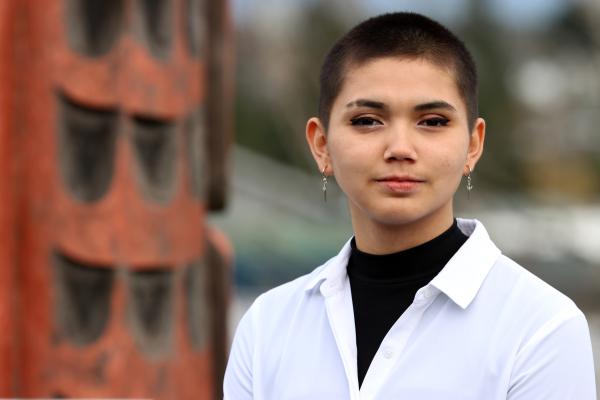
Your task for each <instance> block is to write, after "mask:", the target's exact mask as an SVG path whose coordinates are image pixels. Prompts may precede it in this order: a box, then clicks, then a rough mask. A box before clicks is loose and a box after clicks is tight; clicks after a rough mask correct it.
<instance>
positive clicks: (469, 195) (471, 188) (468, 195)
mask: <svg viewBox="0 0 600 400" xmlns="http://www.w3.org/2000/svg"><path fill="white" fill-rule="evenodd" d="M467 169H468V170H469V173H468V175H467V198H468V199H470V198H471V190H473V181H472V180H471V172H473V171H471V167H469V166H468V165H467Z"/></svg>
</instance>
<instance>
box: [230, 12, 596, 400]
mask: <svg viewBox="0 0 600 400" xmlns="http://www.w3.org/2000/svg"><path fill="white" fill-rule="evenodd" d="M320 85H321V87H320V89H321V92H320V102H319V117H318V118H311V119H310V120H309V121H308V123H307V126H306V137H307V140H308V144H309V146H310V149H311V151H312V154H313V156H314V158H315V160H316V163H317V166H318V168H319V171H321V172H322V174H323V179H324V182H325V184H326V181H327V177H329V176H332V175H333V176H335V179H336V181H337V182H338V184H339V186H340V187H341V189H342V190H343V191H344V193H345V194H346V196H347V198H348V204H349V208H350V215H351V219H352V226H353V230H354V237H353V238H351V239H350V240H349V241H348V242H347V243H346V244H345V245H344V247H343V248H342V249H341V251H340V253H339V254H338V255H337V256H335V257H333V258H332V259H330V260H329V261H327V262H326V263H325V264H323V265H322V266H320V267H319V268H317V269H316V270H314V271H313V272H312V273H310V274H308V275H306V276H303V277H300V278H298V279H296V280H294V281H292V282H289V283H287V284H285V285H282V286H280V287H277V288H275V289H272V290H270V291H269V292H267V293H265V294H263V295H261V296H260V297H259V298H258V299H257V300H256V301H255V302H254V304H253V305H252V306H251V308H250V310H249V311H248V312H247V313H246V314H245V315H244V317H243V318H242V320H241V322H240V323H239V326H238V329H237V332H236V335H235V338H234V342H233V346H232V350H231V355H230V358H229V363H228V366H227V371H226V376H225V381H224V393H225V398H226V399H231V400H243V399H277V400H279V399H311V400H316V399H327V400H331V399H336V400H337V399H352V400H358V399H386V400H387V399H419V400H429V399H432V400H433V399H436V400H439V399H444V400H452V399H461V400H468V399H473V400H475V399H477V400H482V399H485V400H496V399H498V400H499V399H511V400H517V399H519V400H524V399H527V400H531V399H544V400H547V399H557V400H558V399H560V400H567V399H573V400H575V399H576V400H591V399H595V398H596V389H595V383H594V371H593V360H592V352H591V344H590V337H589V331H588V326H587V322H586V319H585V317H584V315H583V314H582V312H581V311H580V310H579V309H578V308H577V306H576V305H575V304H574V303H573V302H572V301H571V300H570V299H568V298H567V297H566V296H564V295H563V294H561V293H560V292H558V291H557V290H555V289H553V288H552V287H550V286H549V285H547V284H546V283H544V282H542V281H541V280H540V279H539V278H537V277H535V276H534V275H532V274H531V273H529V272H528V271H527V270H525V269H524V268H522V267H521V266H519V265H517V264H516V263H515V262H513V261H512V260H510V259H509V258H507V257H506V256H504V255H502V254H501V252H500V250H499V249H498V248H497V247H496V246H495V245H494V243H493V242H492V241H491V239H490V238H489V236H488V234H487V232H486V230H485V228H484V227H483V225H482V224H481V223H480V222H478V221H476V220H466V219H454V216H453V209H452V201H453V196H454V193H455V192H456V190H457V188H458V187H459V184H460V182H461V177H462V176H463V175H464V176H465V177H466V179H465V180H466V184H467V186H468V190H470V189H471V176H470V175H471V172H472V171H473V170H474V169H475V166H476V164H477V161H478V160H479V158H480V156H481V154H482V150H483V143H484V138H485V122H484V120H483V119H481V118H479V117H478V110H477V74H476V69H475V64H474V62H473V60H472V57H471V55H470V54H469V52H468V50H467V49H466V48H465V46H464V44H463V43H462V42H461V41H460V40H459V39H458V38H457V37H456V36H454V35H453V34H452V33H451V32H449V31H448V30H447V29H446V28H444V27H443V26H441V25H440V24H438V23H437V22H435V21H432V20H431V19H428V18H426V17H424V16H421V15H418V14H413V13H394V14H386V15H382V16H378V17H375V18H372V19H369V20H367V21H365V22H363V23H361V24H359V25H358V26H356V27H355V28H354V29H352V30H351V31H350V32H348V33H347V34H346V35H345V36H344V37H342V38H341V39H340V40H339V41H338V42H337V43H336V44H335V45H334V46H333V48H332V49H331V50H330V52H329V54H328V55H327V57H326V59H325V62H324V64H323V67H322V70H321V81H320Z"/></svg>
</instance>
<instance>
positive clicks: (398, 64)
mask: <svg viewBox="0 0 600 400" xmlns="http://www.w3.org/2000/svg"><path fill="white" fill-rule="evenodd" d="M484 135H485V124H484V122H483V120H481V119H479V120H478V121H477V122H476V124H475V128H474V129H473V132H469V129H468V121H467V111H466V106H465V104H464V101H463V100H462V98H461V96H460V94H459V92H458V88H457V86H456V83H455V79H454V76H453V73H452V72H451V71H449V70H446V69H443V68H440V67H438V66H436V65H435V64H432V63H430V62H429V61H426V60H413V59H402V58H397V57H390V58H379V59H375V60H372V61H369V62H367V63H364V64H361V65H358V66H355V67H350V68H349V70H348V71H347V74H346V76H345V79H344V84H343V86H342V89H341V91H340V93H339V95H338V96H337V98H336V100H335V101H334V103H333V107H332V110H331V115H330V122H329V127H328V130H327V132H325V130H324V127H323V126H322V125H321V123H320V121H319V120H318V119H316V118H314V119H311V120H309V122H308V124H307V139H308V142H309V145H310V147H311V150H312V152H313V155H314V156H315V159H316V161H317V163H318V165H319V170H320V171H322V170H323V168H325V170H326V174H328V175H331V174H332V175H335V179H336V181H337V182H338V184H339V186H340V187H341V189H342V190H343V191H344V193H345V194H346V195H347V197H348V201H349V207H350V213H351V217H352V222H353V225H354V228H355V231H356V230H357V229H361V228H362V229H369V227H371V228H372V227H377V226H379V227H394V226H408V225H411V226H412V227H413V228H423V229H434V230H435V226H437V225H440V224H441V225H444V224H445V227H446V228H447V227H448V224H449V223H451V221H452V218H453V212H452V198H453V195H454V193H455V192H456V190H457V187H458V185H459V183H460V181H461V176H462V175H465V174H466V173H467V172H468V167H470V168H471V169H474V167H475V164H476V162H477V160H478V159H479V156H480V154H481V151H482V146H483V138H484ZM355 233H356V232H355Z"/></svg>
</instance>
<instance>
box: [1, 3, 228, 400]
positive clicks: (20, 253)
mask: <svg viewBox="0 0 600 400" xmlns="http://www.w3.org/2000/svg"><path fill="white" fill-rule="evenodd" d="M230 32H231V27H230V24H229V18H228V13H227V10H226V2H224V1H208V0H102V1H95V0H52V1H37V0H12V1H10V0H5V1H0V57H1V58H0V64H1V65H0V79H1V80H0V89H1V90H0V107H1V108H0V157H1V158H0V163H1V164H2V168H0V229H1V230H0V239H1V240H2V248H1V249H0V321H1V322H2V324H3V325H2V326H3V327H4V329H3V334H2V335H0V368H1V370H0V377H1V378H0V379H1V380H0V397H59V398H62V397H88V398H89V397H138V398H158V399H192V398H193V399H211V398H219V397H220V385H221V379H222V371H223V368H224V360H225V352H226V350H225V347H226V329H225V323H226V312H225V311H226V302H227V288H228V282H229V281H228V276H229V273H228V264H229V260H230V259H231V257H230V255H231V250H230V249H229V247H228V242H227V240H226V239H224V238H223V236H222V235H220V234H219V233H218V232H216V231H215V230H214V229H211V228H210V227H208V226H207V225H206V221H205V215H206V212H207V211H210V210H218V209H221V208H222V207H223V206H224V203H225V188H226V186H227V185H226V175H227V174H226V162H225V160H226V158H227V157H226V156H227V146H228V143H229V135H228V132H230V130H231V127H230V126H229V124H230V122H229V121H230V117H231V116H230V114H229V113H228V110H229V109H230V106H231V93H232V82H231V76H232V74H231V64H232V60H231V59H230V57H231V54H232V52H231V40H230V39H231V35H230Z"/></svg>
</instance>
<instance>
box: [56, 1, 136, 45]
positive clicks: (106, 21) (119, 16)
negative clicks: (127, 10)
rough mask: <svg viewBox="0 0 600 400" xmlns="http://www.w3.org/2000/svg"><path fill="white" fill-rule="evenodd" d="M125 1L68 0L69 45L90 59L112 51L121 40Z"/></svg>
mask: <svg viewBox="0 0 600 400" xmlns="http://www.w3.org/2000/svg"><path fill="white" fill-rule="evenodd" d="M124 3H125V2H124V0H67V1H66V23H67V30H66V31H67V37H68V41H69V44H70V45H71V47H72V48H73V49H75V50H76V51H78V52H80V53H83V54H85V55H88V56H100V55H103V54H105V53H107V52H109V51H110V50H111V48H112V47H113V46H114V44H115V43H116V41H117V39H118V38H119V36H120V34H121V31H122V26H123V15H124Z"/></svg>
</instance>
